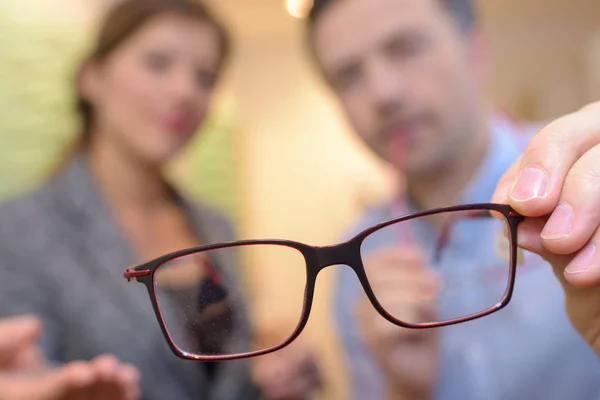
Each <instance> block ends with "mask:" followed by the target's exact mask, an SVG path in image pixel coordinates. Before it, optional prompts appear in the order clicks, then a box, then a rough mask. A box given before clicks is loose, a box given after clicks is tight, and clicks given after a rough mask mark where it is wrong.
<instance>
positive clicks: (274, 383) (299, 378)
mask: <svg viewBox="0 0 600 400" xmlns="http://www.w3.org/2000/svg"><path fill="white" fill-rule="evenodd" d="M271 343H273V342H271ZM253 376H254V380H255V382H256V383H257V385H258V386H259V387H260V388H261V390H262V392H263V394H264V396H265V398H266V399H269V400H304V399H309V398H311V395H312V394H314V392H315V391H316V390H317V389H319V388H320V386H321V374H320V371H319V368H318V365H317V361H316V355H315V353H314V349H313V348H312V346H311V345H310V344H309V343H307V342H305V341H302V340H301V339H300V338H298V339H296V340H295V341H294V343H292V344H290V345H289V346H288V347H286V348H284V349H282V350H279V351H278V352H275V353H271V354H268V355H266V356H263V357H259V358H257V359H256V360H255V362H254V369H253Z"/></svg>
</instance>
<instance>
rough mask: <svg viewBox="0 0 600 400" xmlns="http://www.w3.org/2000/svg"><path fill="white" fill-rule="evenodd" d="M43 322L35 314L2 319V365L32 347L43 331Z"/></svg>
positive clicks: (0, 332)
mask: <svg viewBox="0 0 600 400" xmlns="http://www.w3.org/2000/svg"><path fill="white" fill-rule="evenodd" d="M41 329H42V326H41V322H40V320H39V319H38V318H36V317H33V316H24V317H14V318H6V319H2V320H0V366H3V365H6V364H7V363H10V362H11V361H12V360H14V359H15V358H16V357H18V355H19V354H21V353H22V352H24V351H26V350H27V348H28V347H32V346H34V344H35V341H36V340H37V338H38V337H39V335H40V333H41Z"/></svg>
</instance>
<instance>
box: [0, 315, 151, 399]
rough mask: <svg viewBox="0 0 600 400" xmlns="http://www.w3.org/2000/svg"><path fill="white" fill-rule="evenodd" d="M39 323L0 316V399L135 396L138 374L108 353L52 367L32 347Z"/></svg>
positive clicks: (117, 397)
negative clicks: (0, 318) (2, 318)
mask: <svg viewBox="0 0 600 400" xmlns="http://www.w3.org/2000/svg"><path fill="white" fill-rule="evenodd" d="M41 330H42V324H41V322H40V321H39V320H38V319H37V318H35V317H31V316H26V317H19V318H8V319H4V320H0V400H101V399H115V400H135V399H137V398H139V380H140V377H139V374H138V372H137V370H136V369H135V368H134V367H133V366H131V365H123V364H121V363H119V362H118V361H117V360H116V359H115V358H114V357H112V356H99V357H97V358H95V359H94V360H92V361H90V362H84V361H78V362H72V363H69V364H67V365H65V366H63V367H60V368H57V369H50V368H49V367H48V363H47V362H46V360H45V359H44V357H43V356H42V354H41V352H40V351H39V349H37V347H36V346H35V341H36V340H37V339H38V337H39V335H40V333H41Z"/></svg>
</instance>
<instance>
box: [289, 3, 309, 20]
mask: <svg viewBox="0 0 600 400" xmlns="http://www.w3.org/2000/svg"><path fill="white" fill-rule="evenodd" d="M312 6H313V0H286V1H285V8H287V11H288V13H290V15H291V16H292V17H295V18H306V17H307V16H308V13H309V12H310V9H311V8H312Z"/></svg>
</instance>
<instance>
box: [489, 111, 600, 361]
mask: <svg viewBox="0 0 600 400" xmlns="http://www.w3.org/2000/svg"><path fill="white" fill-rule="evenodd" d="M492 201H493V202H498V203H506V204H510V205H511V206H512V207H513V208H515V210H517V211H518V212H519V213H521V214H522V215H524V216H526V217H527V218H526V220H525V221H524V222H523V223H522V224H521V226H520V227H519V234H518V236H519V246H521V247H522V248H524V249H526V250H529V251H532V252H535V253H538V254H540V255H541V256H542V257H544V258H545V259H546V260H548V261H549V262H550V263H551V264H552V266H553V270H554V273H555V274H556V277H557V278H558V280H559V281H560V283H561V284H562V287H563V289H564V291H565V294H566V309H567V312H568V314H569V317H570V319H571V322H572V323H573V325H574V327H575V328H576V329H577V330H578V331H579V332H580V333H581V335H582V336H583V337H584V338H585V340H586V341H587V342H588V343H589V344H590V346H592V348H593V349H594V351H595V352H596V354H598V355H600V257H599V255H598V251H599V250H600V233H599V225H600V103H593V104H590V105H588V106H586V107H584V108H583V109H581V110H579V111H577V112H575V113H572V114H569V115H566V116H564V117H562V118H560V119H558V120H556V121H554V122H552V123H551V124H549V125H547V126H546V127H545V128H543V129H542V130H541V131H540V132H539V133H538V134H537V135H536V136H535V137H534V138H533V139H532V140H531V142H530V143H529V145H528V147H527V149H526V150H525V152H524V153H523V155H522V156H521V157H520V158H519V159H518V160H517V161H516V162H515V163H514V164H513V165H512V166H511V167H510V168H509V169H508V171H507V172H506V173H505V174H504V176H503V177H502V179H501V180H500V182H499V184H498V186H497V189H496V192H495V193H494V195H493V197H492Z"/></svg>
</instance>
